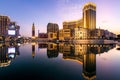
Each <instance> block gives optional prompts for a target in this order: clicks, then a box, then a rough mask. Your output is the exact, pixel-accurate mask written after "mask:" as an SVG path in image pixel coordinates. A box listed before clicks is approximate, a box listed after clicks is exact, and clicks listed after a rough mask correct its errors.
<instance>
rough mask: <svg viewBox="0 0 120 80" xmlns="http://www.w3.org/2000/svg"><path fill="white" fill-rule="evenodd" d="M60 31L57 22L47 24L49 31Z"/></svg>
mask: <svg viewBox="0 0 120 80" xmlns="http://www.w3.org/2000/svg"><path fill="white" fill-rule="evenodd" d="M58 31H59V26H58V24H56V23H48V25H47V33H49V32H53V33H57V32H58Z"/></svg>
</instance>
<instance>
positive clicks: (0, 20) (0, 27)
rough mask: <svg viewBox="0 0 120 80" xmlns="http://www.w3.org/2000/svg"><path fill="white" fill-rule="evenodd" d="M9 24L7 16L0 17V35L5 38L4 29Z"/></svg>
mask: <svg viewBox="0 0 120 80" xmlns="http://www.w3.org/2000/svg"><path fill="white" fill-rule="evenodd" d="M9 23H10V18H9V17H8V16H2V15H0V35H2V36H5V35H6V32H7V30H6V28H7V26H8V25H9Z"/></svg>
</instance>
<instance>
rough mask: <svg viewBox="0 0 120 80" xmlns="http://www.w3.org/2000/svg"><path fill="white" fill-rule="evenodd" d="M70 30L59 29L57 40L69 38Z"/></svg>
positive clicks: (70, 37)
mask: <svg viewBox="0 0 120 80" xmlns="http://www.w3.org/2000/svg"><path fill="white" fill-rule="evenodd" d="M71 39H72V36H71V30H70V29H61V30H59V40H71Z"/></svg>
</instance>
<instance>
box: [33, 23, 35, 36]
mask: <svg viewBox="0 0 120 80" xmlns="http://www.w3.org/2000/svg"><path fill="white" fill-rule="evenodd" d="M32 38H35V25H34V23H33V25H32Z"/></svg>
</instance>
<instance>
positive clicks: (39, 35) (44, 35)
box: [38, 33, 48, 38]
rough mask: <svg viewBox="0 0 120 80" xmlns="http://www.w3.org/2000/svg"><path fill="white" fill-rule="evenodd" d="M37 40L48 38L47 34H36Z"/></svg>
mask: <svg viewBox="0 0 120 80" xmlns="http://www.w3.org/2000/svg"><path fill="white" fill-rule="evenodd" d="M38 38H48V34H47V33H38Z"/></svg>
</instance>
